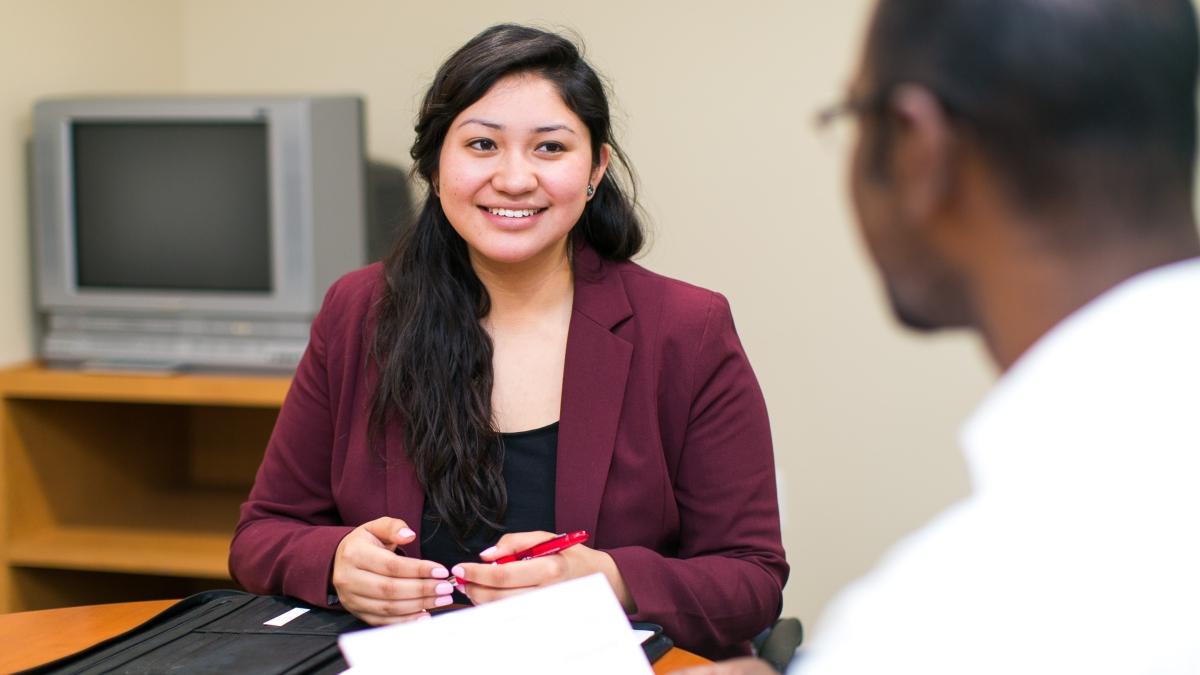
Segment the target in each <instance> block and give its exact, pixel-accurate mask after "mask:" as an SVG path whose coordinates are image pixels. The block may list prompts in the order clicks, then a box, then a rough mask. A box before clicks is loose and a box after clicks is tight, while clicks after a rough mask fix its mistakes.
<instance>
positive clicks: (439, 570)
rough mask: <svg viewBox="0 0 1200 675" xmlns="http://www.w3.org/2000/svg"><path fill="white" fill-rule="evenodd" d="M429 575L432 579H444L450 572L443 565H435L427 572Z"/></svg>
mask: <svg viewBox="0 0 1200 675" xmlns="http://www.w3.org/2000/svg"><path fill="white" fill-rule="evenodd" d="M429 576H431V577H433V578H434V579H445V578H446V577H448V576H450V573H449V572H447V571H446V568H445V567H435V568H433V571H432V572H430V573H429Z"/></svg>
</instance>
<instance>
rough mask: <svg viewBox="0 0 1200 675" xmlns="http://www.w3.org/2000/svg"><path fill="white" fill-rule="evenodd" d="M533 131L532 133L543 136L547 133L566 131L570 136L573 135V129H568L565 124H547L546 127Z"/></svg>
mask: <svg viewBox="0 0 1200 675" xmlns="http://www.w3.org/2000/svg"><path fill="white" fill-rule="evenodd" d="M533 131H534V133H538V134H545V133H549V132H551V131H566V132H570V133H572V134H573V133H575V130H574V129H572V128H571V127H569V126H567V125H565V124H547V125H546V126H544V127H538V128H536V129H534V130H533Z"/></svg>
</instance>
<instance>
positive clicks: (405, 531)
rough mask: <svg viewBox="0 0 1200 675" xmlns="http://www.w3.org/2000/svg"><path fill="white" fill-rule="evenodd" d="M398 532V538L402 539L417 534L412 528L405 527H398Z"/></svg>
mask: <svg viewBox="0 0 1200 675" xmlns="http://www.w3.org/2000/svg"><path fill="white" fill-rule="evenodd" d="M399 534H400V538H402V539H407V538H409V537H415V536H417V533H416V532H413V531H412V530H410V529H408V528H407V527H402V528H400V532H399Z"/></svg>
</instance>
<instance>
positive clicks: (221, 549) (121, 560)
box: [8, 527, 230, 579]
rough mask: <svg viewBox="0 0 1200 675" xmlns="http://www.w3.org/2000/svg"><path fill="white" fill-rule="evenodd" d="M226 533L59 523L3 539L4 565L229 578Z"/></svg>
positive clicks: (227, 535) (227, 537) (201, 577)
mask: <svg viewBox="0 0 1200 675" xmlns="http://www.w3.org/2000/svg"><path fill="white" fill-rule="evenodd" d="M229 537H230V535H229V534H228V533H214V534H191V533H180V532H168V531H144V530H135V529H123V528H116V527H63V528H58V529H51V530H45V531H42V532H38V533H37V534H36V535H33V536H30V537H28V538H18V539H13V540H11V541H9V543H8V561H9V564H10V565H15V566H21V567H46V568H52V569H76V570H91V571H95V572H127V573H133V574H159V575H163V576H178V577H194V578H200V579H229V571H228V567H227V560H228V556H229Z"/></svg>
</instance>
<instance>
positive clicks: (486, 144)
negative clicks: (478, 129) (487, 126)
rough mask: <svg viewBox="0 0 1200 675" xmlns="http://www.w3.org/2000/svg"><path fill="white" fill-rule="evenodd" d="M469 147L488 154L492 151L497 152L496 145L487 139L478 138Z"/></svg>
mask: <svg viewBox="0 0 1200 675" xmlns="http://www.w3.org/2000/svg"><path fill="white" fill-rule="evenodd" d="M467 147H468V148H474V149H476V150H482V151H484V152H487V151H490V150H495V149H496V144H495V143H493V142H492V141H490V140H488V139H486V138H476V139H475V140H473V141H471V142H470V143H467Z"/></svg>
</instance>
